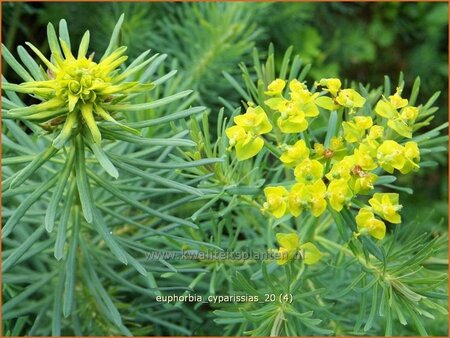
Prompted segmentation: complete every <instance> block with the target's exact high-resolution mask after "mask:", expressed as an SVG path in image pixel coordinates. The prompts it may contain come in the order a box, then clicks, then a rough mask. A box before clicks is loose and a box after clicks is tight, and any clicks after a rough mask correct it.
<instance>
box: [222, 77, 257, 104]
mask: <svg viewBox="0 0 450 338" xmlns="http://www.w3.org/2000/svg"><path fill="white" fill-rule="evenodd" d="M222 74H223V76H224V77H225V79H227V81H228V82H229V83H230V85H231V86H232V87H233V88H234V89H235V90H236V91H237V92H238V93H239V94H240V95H241V96H242V97H243V98H244V99H245V101H252V98H251V97H250V96H249V95H248V94H247V92H246V91H245V90H244V88H242V86H241V85H240V84H239V83H238V82H237V81H236V80H235V79H234V78H233V77H232V76H231V75H230V74H228V73H227V72H225V71H224V72H222Z"/></svg>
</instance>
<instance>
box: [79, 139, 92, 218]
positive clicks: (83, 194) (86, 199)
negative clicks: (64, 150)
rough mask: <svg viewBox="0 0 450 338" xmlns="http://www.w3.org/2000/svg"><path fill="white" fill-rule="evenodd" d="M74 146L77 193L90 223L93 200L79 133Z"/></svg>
mask: <svg viewBox="0 0 450 338" xmlns="http://www.w3.org/2000/svg"><path fill="white" fill-rule="evenodd" d="M74 147H75V149H76V150H75V152H76V153H75V171H76V181H77V187H78V195H79V196H80V201H81V206H82V208H83V215H84V218H85V220H86V221H87V222H88V223H92V207H93V204H94V203H93V201H92V199H91V190H90V187H89V180H88V178H87V175H86V166H85V161H86V159H85V157H84V142H83V139H82V137H81V135H78V136H77V137H76V139H75V142H74Z"/></svg>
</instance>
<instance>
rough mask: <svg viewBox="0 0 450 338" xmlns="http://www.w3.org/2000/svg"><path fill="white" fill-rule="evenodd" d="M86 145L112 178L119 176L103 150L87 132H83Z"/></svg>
mask: <svg viewBox="0 0 450 338" xmlns="http://www.w3.org/2000/svg"><path fill="white" fill-rule="evenodd" d="M84 136H85V138H86V141H87V144H88V146H89V147H90V148H91V150H92V152H93V153H94V155H95V158H96V159H97V161H98V163H99V164H100V165H101V166H102V168H103V169H105V171H106V172H107V173H108V174H109V175H111V176H112V177H114V178H116V179H117V178H118V177H119V172H118V171H117V169H116V167H115V166H114V164H112V163H111V161H110V160H109V158H108V156H107V155H106V153H105V152H104V151H103V149H102V147H101V146H99V145H98V144H97V143H95V142H94V140H93V139H92V136H91V135H90V134H89V133H84Z"/></svg>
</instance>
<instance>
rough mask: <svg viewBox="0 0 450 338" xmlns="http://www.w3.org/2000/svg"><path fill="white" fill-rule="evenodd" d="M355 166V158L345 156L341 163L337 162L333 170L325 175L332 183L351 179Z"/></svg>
mask: <svg viewBox="0 0 450 338" xmlns="http://www.w3.org/2000/svg"><path fill="white" fill-rule="evenodd" d="M354 165H355V158H354V157H353V156H345V157H344V158H343V159H342V160H340V161H339V162H336V163H334V164H333V166H332V167H331V170H330V171H329V172H328V173H327V174H326V175H325V176H326V177H327V178H328V179H329V180H330V181H333V180H339V179H345V180H348V179H350V174H351V170H352V168H353V166H354Z"/></svg>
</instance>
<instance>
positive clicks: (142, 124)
mask: <svg viewBox="0 0 450 338" xmlns="http://www.w3.org/2000/svg"><path fill="white" fill-rule="evenodd" d="M205 110H206V107H202V106H200V107H192V108H189V109H186V110H182V111H180V112H177V113H173V114H169V115H166V116H162V117H158V118H155V119H151V120H146V121H141V122H131V123H129V124H128V125H129V126H130V127H132V128H137V129H141V128H146V127H153V126H156V125H159V124H166V123H169V122H172V121H175V120H179V119H184V118H186V117H189V116H191V115H194V114H199V113H202V112H204V111H205Z"/></svg>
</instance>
